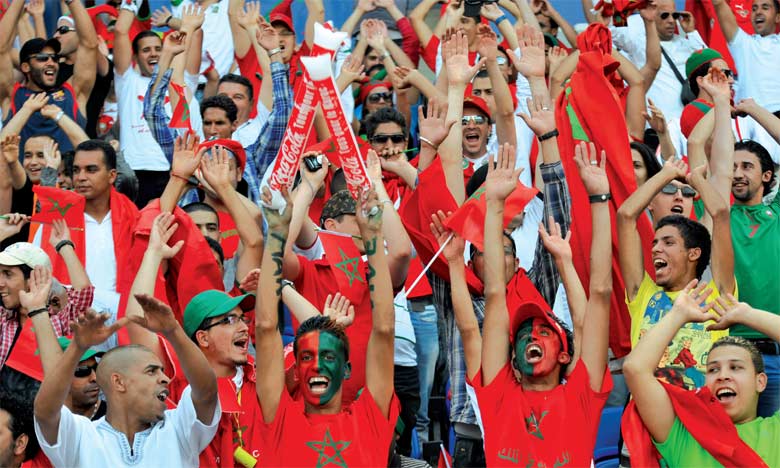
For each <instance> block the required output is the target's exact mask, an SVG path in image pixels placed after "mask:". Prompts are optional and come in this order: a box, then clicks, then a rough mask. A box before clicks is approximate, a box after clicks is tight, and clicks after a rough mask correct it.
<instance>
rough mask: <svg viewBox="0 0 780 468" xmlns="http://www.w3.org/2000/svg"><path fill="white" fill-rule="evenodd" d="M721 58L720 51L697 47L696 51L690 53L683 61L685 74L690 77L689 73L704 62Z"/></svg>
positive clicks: (691, 73)
mask: <svg viewBox="0 0 780 468" xmlns="http://www.w3.org/2000/svg"><path fill="white" fill-rule="evenodd" d="M718 59H721V60H722V59H723V56H722V55H720V52H718V51H717V50H715V49H699V50H697V51H696V52H694V53H692V54H691V56H690V57H688V60H687V61H686V62H685V76H687V77H688V79H690V78H691V75H693V72H695V71H696V70H698V69H699V67H701V66H702V65H704V64H705V63H709V62H712V61H713V60H718Z"/></svg>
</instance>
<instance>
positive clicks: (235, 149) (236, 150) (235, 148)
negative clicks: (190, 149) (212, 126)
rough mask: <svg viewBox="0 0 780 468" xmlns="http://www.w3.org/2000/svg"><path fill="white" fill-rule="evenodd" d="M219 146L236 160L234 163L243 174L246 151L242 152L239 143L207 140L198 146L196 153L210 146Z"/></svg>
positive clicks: (221, 139) (242, 148) (220, 139)
mask: <svg viewBox="0 0 780 468" xmlns="http://www.w3.org/2000/svg"><path fill="white" fill-rule="evenodd" d="M216 145H220V146H223V147H225V149H226V150H228V151H229V152H230V153H231V154H232V155H233V157H235V158H236V163H238V170H239V173H240V174H243V173H244V167H245V166H246V151H244V147H243V146H241V143H239V142H237V141H236V140H231V139H228V138H216V139H214V140H207V141H204V142H203V143H201V144H200V146H198V151H200V150H201V149H203V148H206V149H208V148H211V147H212V146H216Z"/></svg>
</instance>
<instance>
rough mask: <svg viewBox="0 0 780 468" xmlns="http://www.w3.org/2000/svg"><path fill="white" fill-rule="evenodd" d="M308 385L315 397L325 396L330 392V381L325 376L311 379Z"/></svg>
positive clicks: (316, 376)
mask: <svg viewBox="0 0 780 468" xmlns="http://www.w3.org/2000/svg"><path fill="white" fill-rule="evenodd" d="M307 385H308V386H309V391H311V393H312V394H313V395H324V394H325V392H327V391H328V387H330V379H329V378H327V377H325V376H324V375H315V376H314V377H311V378H309V381H308V382H307Z"/></svg>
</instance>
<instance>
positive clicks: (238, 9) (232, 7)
mask: <svg viewBox="0 0 780 468" xmlns="http://www.w3.org/2000/svg"><path fill="white" fill-rule="evenodd" d="M244 8H246V9H253V10H257V11H258V12H259V11H260V2H246V3H245V2H244V0H230V2H228V20H229V21H230V34H231V35H232V38H233V51H234V52H235V54H236V57H244V56H246V54H248V53H249V52H251V51H252V42H251V35H253V34H254V31H252V32H249V31H247V30H246V29H245V28H244V27H243V25H242V24H241V20H240V18H241V16H242V14H243V13H244ZM258 16H259V14H258ZM254 23H255V25H257V20H255V21H254Z"/></svg>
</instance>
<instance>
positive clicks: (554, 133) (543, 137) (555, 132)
mask: <svg viewBox="0 0 780 468" xmlns="http://www.w3.org/2000/svg"><path fill="white" fill-rule="evenodd" d="M558 135H559V133H558V129H557V128H556V129H555V130H553V131H551V132H547V133H545V134H544V135H540V136H539V141H540V142H542V141H544V140H549V139H550V138H552V137H557V136H558Z"/></svg>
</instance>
